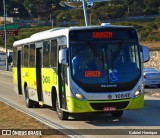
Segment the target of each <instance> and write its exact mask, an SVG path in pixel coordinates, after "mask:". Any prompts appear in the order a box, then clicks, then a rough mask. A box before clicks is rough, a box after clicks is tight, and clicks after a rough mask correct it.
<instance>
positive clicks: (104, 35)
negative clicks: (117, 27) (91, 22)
mask: <svg viewBox="0 0 160 138" xmlns="http://www.w3.org/2000/svg"><path fill="white" fill-rule="evenodd" d="M93 38H94V39H101V38H112V32H93Z"/></svg>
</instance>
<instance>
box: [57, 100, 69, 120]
mask: <svg viewBox="0 0 160 138" xmlns="http://www.w3.org/2000/svg"><path fill="white" fill-rule="evenodd" d="M56 112H57V115H58V118H59V119H60V120H68V117H69V113H68V112H65V111H62V110H61V109H60V108H59V102H58V98H56Z"/></svg>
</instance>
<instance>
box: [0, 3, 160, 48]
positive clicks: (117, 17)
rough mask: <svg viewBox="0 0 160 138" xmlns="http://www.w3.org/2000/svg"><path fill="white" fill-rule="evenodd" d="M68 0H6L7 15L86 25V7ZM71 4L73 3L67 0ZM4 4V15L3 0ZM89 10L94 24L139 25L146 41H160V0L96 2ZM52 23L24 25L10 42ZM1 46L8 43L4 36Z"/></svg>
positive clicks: (141, 38)
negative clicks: (84, 8)
mask: <svg viewBox="0 0 160 138" xmlns="http://www.w3.org/2000/svg"><path fill="white" fill-rule="evenodd" d="M67 1H69V0H6V11H7V16H11V17H16V18H19V19H21V20H31V19H32V20H35V18H36V19H38V21H46V22H50V21H51V19H52V20H53V22H54V24H53V27H61V26H63V27H64V26H72V25H73V24H71V23H70V21H72V22H74V25H76V26H84V25H85V22H84V14H83V9H82V8H79V6H78V5H79V4H78V3H77V4H74V6H75V5H77V6H75V7H78V8H75V7H74V8H71V7H68V6H66V2H67ZM67 4H71V3H70V2H67ZM72 4H73V3H72ZM80 4H81V3H80ZM0 5H1V8H0V16H3V7H2V5H3V1H2V0H1V1H0ZM87 11H88V18H89V23H90V24H91V25H100V23H101V22H111V23H112V24H116V25H127V26H134V27H136V28H137V31H138V33H139V37H140V40H141V41H142V43H144V44H150V43H152V44H153V43H157V42H159V41H160V17H158V15H160V14H159V13H160V0H111V2H99V3H94V5H93V6H92V7H88V9H87ZM155 15H156V16H155ZM148 17H149V18H148ZM152 17H153V18H152ZM1 23H2V24H3V22H1ZM64 23H65V24H64ZM51 26H52V25H51V24H50V26H45V25H43V26H42V25H41V26H39V25H38V24H37V25H32V24H31V25H29V26H28V25H27V26H20V28H19V35H18V36H15V37H7V46H8V48H12V44H13V42H14V41H16V40H19V39H23V38H26V37H29V36H30V35H32V34H34V33H36V32H40V31H43V30H47V29H51V28H52V27H51ZM0 46H1V47H4V38H3V37H0ZM151 48H153V46H151ZM156 49H157V46H156Z"/></svg>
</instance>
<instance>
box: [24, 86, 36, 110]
mask: <svg viewBox="0 0 160 138" xmlns="http://www.w3.org/2000/svg"><path fill="white" fill-rule="evenodd" d="M24 93H25V102H26V106H27V107H28V108H33V107H34V102H33V101H32V100H30V99H29V94H28V87H27V86H26V87H25V89H24Z"/></svg>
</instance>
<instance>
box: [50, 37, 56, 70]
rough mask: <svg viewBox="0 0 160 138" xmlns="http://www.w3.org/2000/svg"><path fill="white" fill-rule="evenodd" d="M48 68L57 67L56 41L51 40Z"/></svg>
mask: <svg viewBox="0 0 160 138" xmlns="http://www.w3.org/2000/svg"><path fill="white" fill-rule="evenodd" d="M50 59H51V61H50V66H51V67H56V66H57V40H51V55H50Z"/></svg>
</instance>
